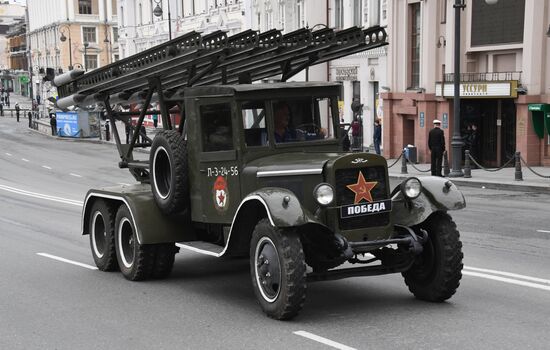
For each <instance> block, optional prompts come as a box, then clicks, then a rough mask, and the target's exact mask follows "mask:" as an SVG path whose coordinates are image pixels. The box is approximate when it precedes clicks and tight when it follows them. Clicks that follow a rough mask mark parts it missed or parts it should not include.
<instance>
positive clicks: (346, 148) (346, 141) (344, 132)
mask: <svg viewBox="0 0 550 350" xmlns="http://www.w3.org/2000/svg"><path fill="white" fill-rule="evenodd" d="M346 125H349V124H346V123H345V122H344V118H341V119H340V133H341V135H342V136H341V137H342V148H343V150H344V152H349V149H350V147H351V142H350V140H349V135H348V130H346Z"/></svg>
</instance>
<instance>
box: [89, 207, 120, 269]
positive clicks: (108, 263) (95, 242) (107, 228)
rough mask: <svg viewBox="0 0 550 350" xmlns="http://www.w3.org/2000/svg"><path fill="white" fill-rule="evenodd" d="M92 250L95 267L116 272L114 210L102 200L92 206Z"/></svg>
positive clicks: (90, 225) (90, 230) (90, 228)
mask: <svg viewBox="0 0 550 350" xmlns="http://www.w3.org/2000/svg"><path fill="white" fill-rule="evenodd" d="M88 222H89V227H88V230H89V232H90V248H91V250H92V256H93V258H94V262H95V265H96V266H97V268H98V269H100V270H101V271H113V270H116V269H117V267H118V265H117V259H116V252H115V238H114V222H115V213H114V210H113V209H112V208H111V207H109V206H108V205H107V203H106V202H105V201H104V200H102V199H97V200H96V201H95V202H94V204H93V205H92V209H91V210H90V217H89V220H88Z"/></svg>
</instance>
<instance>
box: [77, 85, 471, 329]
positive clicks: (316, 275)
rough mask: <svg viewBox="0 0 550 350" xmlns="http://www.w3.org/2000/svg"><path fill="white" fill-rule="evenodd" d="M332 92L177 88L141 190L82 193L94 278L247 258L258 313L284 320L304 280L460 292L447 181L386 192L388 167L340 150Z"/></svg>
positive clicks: (142, 275)
mask: <svg viewBox="0 0 550 350" xmlns="http://www.w3.org/2000/svg"><path fill="white" fill-rule="evenodd" d="M340 92H341V86H340V84H337V83H311V82H309V83H270V84H235V85H211V86H202V87H201V86H199V87H189V88H186V89H185V90H184V91H183V92H182V94H181V98H179V97H178V96H172V97H171V98H172V99H173V100H178V98H179V101H178V103H179V105H180V106H181V110H182V111H183V113H182V121H181V124H180V125H181V126H179V127H178V128H176V127H175V126H174V127H172V128H166V130H163V131H161V132H159V133H157V135H156V137H155V138H154V140H153V141H152V145H151V149H150V156H149V164H148V167H146V168H147V173H144V174H147V175H148V176H147V177H144V178H143V181H141V182H142V183H141V184H136V185H132V186H121V187H114V188H104V189H94V190H90V191H89V192H88V194H87V196H86V199H85V205H84V209H83V220H82V232H83V234H89V235H90V245H91V250H92V255H93V257H94V261H95V262H96V265H97V266H98V268H99V269H100V270H115V269H119V270H120V271H121V272H122V273H123V275H124V276H125V277H126V278H127V279H130V280H143V279H149V278H162V277H166V276H167V275H168V274H169V273H170V271H171V270H172V267H173V265H174V259H175V258H174V256H175V254H176V253H177V251H178V248H185V249H190V250H193V251H196V252H199V253H203V254H207V255H210V256H213V257H222V256H233V257H243V258H248V259H249V261H250V270H251V282H252V286H253V288H254V291H255V294H256V297H257V299H258V302H259V304H260V306H261V308H262V310H263V311H264V312H265V313H266V314H267V315H268V316H270V317H272V318H275V319H289V318H292V317H294V316H296V315H297V314H298V312H299V311H300V310H301V308H302V306H303V304H304V301H305V296H306V288H307V283H308V282H313V281H322V280H334V279H341V278H347V277H354V276H371V275H380V274H388V273H401V274H402V275H403V277H404V280H405V283H406V285H407V286H408V288H409V289H410V291H411V292H412V293H413V294H414V295H415V296H416V297H417V298H419V299H422V300H428V301H434V302H441V301H444V300H446V299H448V298H450V297H451V296H452V295H453V294H454V293H455V291H456V289H457V288H458V286H459V281H460V279H461V270H462V258H463V254H462V249H461V247H462V244H461V242H460V237H459V233H458V230H457V228H456V225H455V223H454V222H453V220H452V219H451V217H450V216H449V214H448V211H450V210H456V209H461V208H464V207H465V200H464V197H463V195H462V193H461V192H460V191H459V190H458V189H457V187H456V186H455V185H454V184H453V183H452V182H451V181H449V180H447V179H444V178H439V177H422V178H415V177H411V178H408V179H406V180H404V181H403V182H402V183H401V184H400V185H399V186H397V187H396V188H394V189H392V188H390V182H389V178H388V165H387V163H386V160H385V159H384V158H383V157H381V156H378V155H376V154H371V153H350V152H346V151H344V146H343V144H344V142H343V140H344V138H345V135H344V133H345V131H344V129H343V128H341V127H340V125H339V117H338V116H339V113H338V104H337V101H338V99H339V97H340Z"/></svg>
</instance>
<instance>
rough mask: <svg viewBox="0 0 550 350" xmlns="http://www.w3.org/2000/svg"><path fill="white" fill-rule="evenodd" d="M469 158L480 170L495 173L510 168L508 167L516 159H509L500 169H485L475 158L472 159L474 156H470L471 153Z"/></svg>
mask: <svg viewBox="0 0 550 350" xmlns="http://www.w3.org/2000/svg"><path fill="white" fill-rule="evenodd" d="M468 158H470V160H471V161H472V162H474V164H475V165H476V166H477V167H478V168H480V169H481V170H485V171H493V172H494V171H499V170H501V169H504V168H506V166H508V165H509V164H510V163H511V162H512V161H513V160H514V159H515V157H512V158H510V159H508V161H507V162H506V163H504V165H502V166H500V167H498V168H485V167H484V166H483V165H481V164H479V163H478V162H477V161H476V160H475V159H474V157H472V155H471V154H469V153H468Z"/></svg>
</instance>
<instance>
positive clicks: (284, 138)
mask: <svg viewBox="0 0 550 350" xmlns="http://www.w3.org/2000/svg"><path fill="white" fill-rule="evenodd" d="M271 105H272V108H273V125H274V130H273V140H274V141H275V143H286V142H303V141H316V140H334V138H335V135H334V127H333V119H332V111H333V107H334V106H333V100H332V99H331V98H328V97H308V98H301V99H287V100H273V101H272V104H271Z"/></svg>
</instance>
